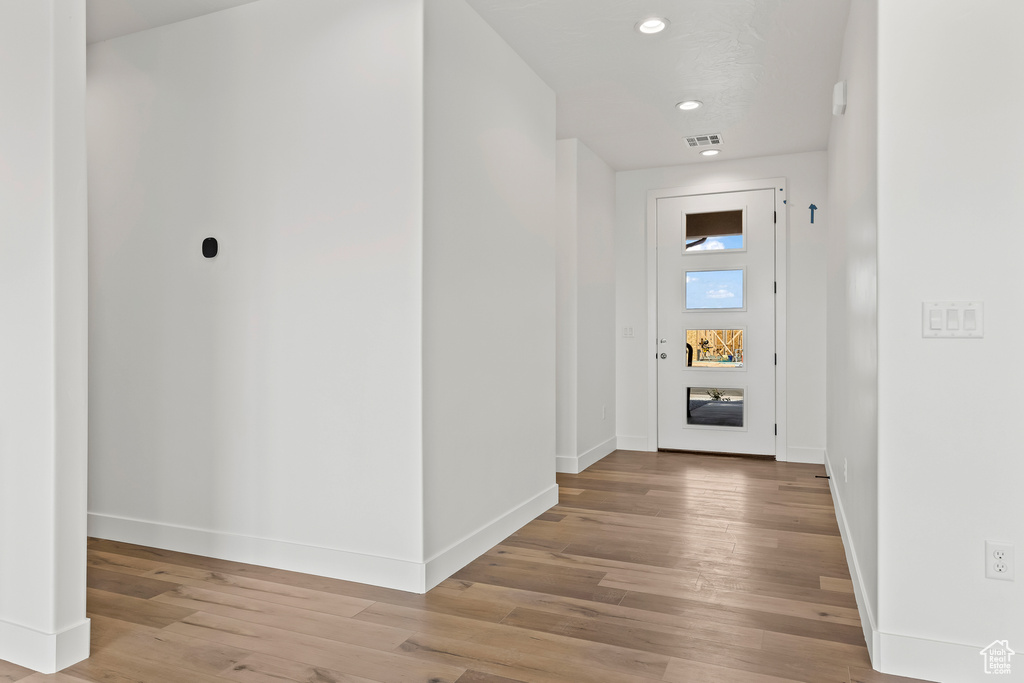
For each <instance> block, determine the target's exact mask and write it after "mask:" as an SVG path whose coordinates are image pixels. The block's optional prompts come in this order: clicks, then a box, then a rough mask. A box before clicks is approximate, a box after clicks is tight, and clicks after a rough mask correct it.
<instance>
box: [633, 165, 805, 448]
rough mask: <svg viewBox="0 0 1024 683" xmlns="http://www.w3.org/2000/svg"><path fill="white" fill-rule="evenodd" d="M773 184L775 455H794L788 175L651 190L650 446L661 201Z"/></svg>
mask: <svg viewBox="0 0 1024 683" xmlns="http://www.w3.org/2000/svg"><path fill="white" fill-rule="evenodd" d="M765 189H771V190H773V192H774V193H775V213H776V221H775V282H776V284H777V289H776V293H775V352H776V353H777V354H778V363H777V364H776V366H775V421H776V423H777V424H778V426H779V431H778V434H777V435H776V438H775V459H776V460H778V461H780V462H786V461H788V460H789V456H788V447H787V444H788V441H787V437H786V434H787V431H786V367H787V366H786V251H787V245H788V242H787V238H788V235H789V212H788V211H787V208H788V204H786V194H787V192H786V179H785V178H766V179H764V180H737V181H735V182H730V183H718V184H709V185H691V186H686V187H670V188H664V189H660V190H648V192H647V342H648V349H647V350H648V353H647V450H649V451H656V450H658V361H657V345H658V344H657V341H658V200H659V199H663V198H668V197H687V196H691V195H701V194H716V193H720V192H746V191H748V190H765Z"/></svg>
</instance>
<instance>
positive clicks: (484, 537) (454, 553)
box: [421, 484, 558, 592]
mask: <svg viewBox="0 0 1024 683" xmlns="http://www.w3.org/2000/svg"><path fill="white" fill-rule="evenodd" d="M556 505H558V485H557V484H552V485H551V486H550V487H549V488H547V489H545V490H544V491H541V492H540V493H538V494H537V495H536V496H534V497H533V498H531V499H529V500H527V501H525V502H524V503H521V504H520V505H518V506H516V507H514V508H513V509H511V510H509V511H508V512H506V513H504V514H503V515H501V516H499V517H497V518H496V519H494V520H492V521H491V522H488V523H487V524H485V525H484V526H482V527H480V528H479V529H477V530H476V531H474V532H473V533H471V534H469V535H468V536H466V537H465V538H463V539H462V540H461V541H457V542H456V543H453V544H452V545H450V546H448V547H447V548H445V549H444V550H442V551H441V552H439V553H437V554H436V555H434V556H433V557H431V558H430V559H429V560H427V563H426V572H425V590H430V589H431V588H433V587H434V586H436V585H437V584H439V583H441V582H442V581H444V580H445V579H447V578H448V577H449V576H451V575H452V574H454V573H455V572H457V571H459V570H460V569H462V568H463V567H465V566H466V565H467V564H469V563H470V562H472V561H473V560H475V559H476V558H478V557H480V556H481V555H483V554H484V553H485V552H487V551H488V550H490V549H491V548H493V547H494V546H496V545H498V544H499V543H501V542H502V541H503V540H505V539H506V538H508V537H509V536H511V535H512V534H514V533H515V532H516V531H519V530H520V529H522V528H523V527H524V526H526V525H527V524H529V523H530V522H532V521H533V520H534V519H536V518H537V516H538V515H542V514H544V513H545V512H547V511H548V510H550V509H551V508H553V507H554V506H556ZM421 592H422V591H421Z"/></svg>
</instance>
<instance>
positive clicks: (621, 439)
mask: <svg viewBox="0 0 1024 683" xmlns="http://www.w3.org/2000/svg"><path fill="white" fill-rule="evenodd" d="M615 443H616V446H618V448H619V450H620V451H648V452H653V451H656V450H658V449H657V448H656V447H654V448H652V447H651V446H650V445H649V440H648V439H647V437H646V436H617V437H615Z"/></svg>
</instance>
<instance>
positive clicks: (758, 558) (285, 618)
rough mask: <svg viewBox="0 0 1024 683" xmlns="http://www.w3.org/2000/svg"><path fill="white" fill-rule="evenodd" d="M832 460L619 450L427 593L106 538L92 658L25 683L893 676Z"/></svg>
mask: <svg viewBox="0 0 1024 683" xmlns="http://www.w3.org/2000/svg"><path fill="white" fill-rule="evenodd" d="M816 474H824V468H822V467H821V466H815V465H796V464H786V463H776V462H773V461H764V460H748V459H742V458H729V457H721V456H702V455H692V454H680V453H637V452H628V451H617V452H615V453H613V454H612V455H610V456H608V457H607V458H605V459H604V460H602V461H600V462H599V463H597V464H596V465H594V466H592V467H591V468H590V469H588V470H587V471H586V472H584V473H582V474H579V475H559V476H558V482H559V485H560V487H561V502H560V504H559V505H558V506H557V507H555V508H552V509H551V510H550V511H549V512H547V513H546V514H544V515H542V516H541V517H540V518H539V519H537V520H536V521H534V522H532V523H530V524H529V525H527V526H526V527H524V528H523V529H522V530H520V531H519V532H518V533H516V534H513V535H512V536H511V537H509V538H508V539H506V540H505V541H504V542H503V543H501V544H500V545H498V546H497V547H495V548H493V549H492V550H490V551H489V552H488V553H487V554H485V555H484V556H483V557H481V558H479V559H478V560H476V561H475V562H473V563H472V564H470V565H469V566H467V567H466V568H464V569H463V570H462V571H460V572H459V573H458V574H456V575H455V576H454V577H452V578H451V579H448V580H447V581H445V582H444V583H442V584H441V585H440V586H438V587H437V588H435V589H434V590H432V591H431V592H430V593H428V594H427V595H413V594H410V593H402V592H399V591H393V590H388V589H383V588H375V587H372V586H365V585H361V584H354V583H348V582H345V581H337V580H333V579H325V578H321V577H317V576H310V575H305V574H295V573H290V572H285V571H280V570H275V569H268V568H266V567H258V566H253V565H245V564H239V563H235V562H227V561H223V560H215V559H210V558H205V557H199V556H195V555H185V554H181V553H175V552H170V551H165V550H157V549H154V548H146V547H141V546H133V545H128V544H124V543H116V542H112V541H103V540H91V541H90V550H89V594H88V599H89V603H88V609H89V616H90V617H92V628H93V646H92V657H91V658H90V659H88V660H86V661H84V662H81V663H79V664H76V665H75V666H73V667H71V668H69V669H66V670H65V671H64V672H62V673H61V674H56V675H52V676H44V675H42V674H32V672H30V671H28V670H26V669H22V668H20V667H16V666H13V665H10V664H6V663H4V662H0V682H6V681H22V682H23V683H40V682H43V681H54V682H56V683H82V682H83V681H94V682H104V683H128V682H139V683H171V682H173V683H215V682H220V683H225V682H228V681H231V682H234V683H280V682H282V681H285V682H287V681H296V682H302V683H340V682H342V681H346V682H350V683H351V682H372V681H377V682H380V683H384V682H390V681H402V682H407V681H408V682H411V681H431V682H435V683H440V682H442V681H446V682H457V683H512V682H515V681H524V682H529V683H533V682H537V683H545V682H550V683H556V682H558V683H562V682H572V683H590V682H595V683H599V682H609V683H610V682H634V683H641V682H643V681H651V680H656V681H672V682H676V683H684V682H686V683H688V682H691V681H692V682H704V681H707V682H709V683H710V682H715V683H782V682H783V681H806V682H808V683H882V682H890V681H909V680H910V679H905V678H898V677H895V676H885V675H882V674H878V673H876V672H874V671H872V670H871V666H870V664H869V661H868V656H867V650H866V648H865V647H864V638H863V635H862V631H861V626H860V620H859V617H858V614H857V609H856V604H855V602H854V598H853V588H852V583H851V581H850V574H849V570H848V569H847V566H846V561H845V556H844V554H843V547H842V544H841V542H840V539H839V529H838V526H837V524H836V518H835V514H834V512H833V508H832V500H831V497H830V495H829V490H828V485H827V482H826V481H825V480H824V479H816V478H815V476H814V475H816Z"/></svg>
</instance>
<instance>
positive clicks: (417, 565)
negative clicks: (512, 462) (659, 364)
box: [0, 484, 558, 659]
mask: <svg viewBox="0 0 1024 683" xmlns="http://www.w3.org/2000/svg"><path fill="white" fill-rule="evenodd" d="M557 504H558V486H557V485H556V484H552V485H551V486H550V487H549V488H547V489H545V490H544V491H542V492H541V493H539V494H537V495H536V496H534V497H533V498H530V499H529V500H527V501H525V502H523V503H521V504H520V505H517V506H516V507H515V508H513V509H511V510H509V511H508V512H505V513H504V514H502V515H500V516H498V517H497V518H496V519H494V520H492V521H490V522H488V523H487V524H485V525H483V526H482V527H480V528H479V529H477V530H476V531H474V532H473V533H471V534H470V535H468V536H467V537H466V538H463V539H462V540H461V541H458V542H457V543H454V544H452V545H451V546H449V547H448V548H446V549H445V550H443V551H441V552H440V553H437V554H436V555H434V556H433V557H432V558H430V559H429V560H427V561H426V562H413V561H410V560H401V559H397V558H392V557H381V556H378V555H365V554H363V553H355V552H350V551H346V550H338V549H335V548H321V547H317V546H310V545H304V544H301V543H292V542H290V541H280V540H274V539H268V538H259V537H255V536H242V535H239V534H231V533H225V532H221V531H210V530H208V529H195V528H191V527H183V526H176V525H173V524H162V523H159V522H149V521H144V520H139V519H128V518H125V517H116V516H113V515H101V514H96V513H90V514H89V535H90V536H94V537H96V538H106V539H109V540H112V541H123V542H125V543H135V544H138V545H147V546H151V547H153V548H164V549H166V550H174V551H177V552H182V553H190V554H193V555H203V556H206V557H216V558H218V559H222V560H231V561H233V562H245V563H248V564H258V565H262V566H264V567H274V568H275V569H285V570H288V571H293V572H302V573H304V574H316V575H317V576H328V577H330V578H333V579H342V580H345V581H355V582H356V583H367V584H371V585H374V586H383V587H385V588H396V589H398V590H403V591H408V592H410V593H425V592H427V591H428V590H430V589H431V588H433V587H434V586H436V585H437V584H439V583H440V582H442V581H444V580H445V579H446V578H448V577H449V576H451V575H452V574H454V573H455V572H457V571H458V570H459V569H462V568H463V567H465V566H466V565H467V564H469V563H470V562H472V561H473V560H475V559H476V558H478V557H480V555H483V554H484V553H485V552H486V551H488V550H490V549H491V548H493V547H494V546H496V545H497V544H498V543H500V542H501V541H503V540H504V539H505V538H507V537H508V536H509V535H511V534H512V533H514V532H516V531H518V530H519V529H520V528H522V527H523V526H525V525H526V524H527V523H529V522H531V521H532V520H533V519H535V518H536V517H537V516H538V515H540V514H542V513H544V512H545V511H546V510H548V509H550V508H552V507H554V506H555V505H557ZM0 642H3V641H0ZM86 652H88V647H87V649H86ZM0 659H3V657H2V656H0Z"/></svg>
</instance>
